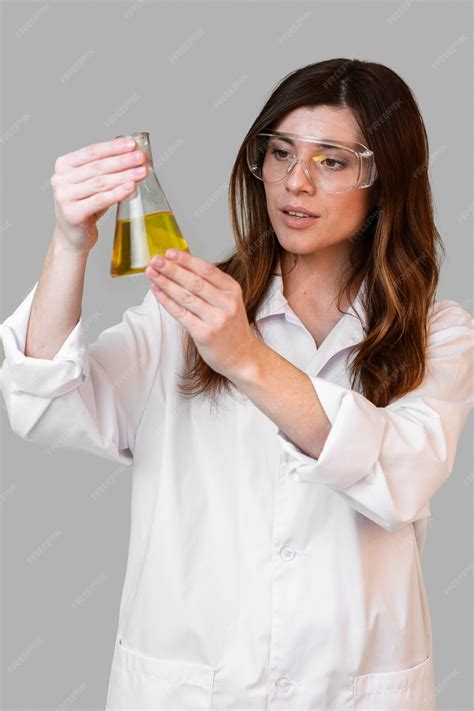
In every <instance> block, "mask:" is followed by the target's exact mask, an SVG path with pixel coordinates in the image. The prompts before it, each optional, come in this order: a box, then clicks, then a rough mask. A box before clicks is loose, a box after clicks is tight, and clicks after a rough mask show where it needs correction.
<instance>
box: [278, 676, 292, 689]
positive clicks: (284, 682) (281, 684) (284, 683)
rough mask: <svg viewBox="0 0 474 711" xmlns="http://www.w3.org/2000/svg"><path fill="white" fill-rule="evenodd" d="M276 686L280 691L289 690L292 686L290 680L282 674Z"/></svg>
mask: <svg viewBox="0 0 474 711" xmlns="http://www.w3.org/2000/svg"><path fill="white" fill-rule="evenodd" d="M275 686H276V688H277V689H278V691H287V690H288V689H289V687H290V682H289V681H288V679H287V678H286V677H285V676H281V677H280V678H279V679H277V680H276V682H275Z"/></svg>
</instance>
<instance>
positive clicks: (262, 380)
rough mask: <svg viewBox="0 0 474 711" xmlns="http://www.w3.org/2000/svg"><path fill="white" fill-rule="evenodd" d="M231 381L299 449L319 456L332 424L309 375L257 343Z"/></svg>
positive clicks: (236, 369) (231, 377) (232, 375)
mask: <svg viewBox="0 0 474 711" xmlns="http://www.w3.org/2000/svg"><path fill="white" fill-rule="evenodd" d="M229 378H230V380H231V381H232V382H233V383H234V385H235V386H236V387H238V388H239V390H241V391H242V392H243V393H245V394H246V395H247V397H248V398H250V400H252V402H254V403H255V405H256V406H257V407H258V408H259V409H260V410H262V412H264V413H265V414H266V415H267V417H269V418H270V419H271V420H273V422H275V424H276V425H277V426H278V427H279V428H280V429H281V430H282V431H283V432H284V433H285V434H286V435H287V437H289V438H290V439H291V440H292V441H293V442H294V443H295V444H296V445H297V446H298V447H300V448H301V449H302V450H303V451H304V452H306V453H307V454H308V455H309V456H313V457H316V458H317V457H319V454H320V452H321V450H322V448H323V445H324V442H325V441H326V438H327V436H328V434H329V431H330V429H331V423H330V421H329V420H328V418H327V416H326V413H325V411H324V410H323V408H322V406H321V403H320V402H319V399H318V397H317V395H316V393H315V390H314V387H313V385H312V383H311V380H310V379H309V378H308V376H307V375H306V373H304V372H303V371H302V370H300V369H299V368H296V366H294V365H292V363H290V362H289V361H287V360H286V358H283V357H282V356H280V354H279V353H277V352H276V351H274V350H273V349H271V348H269V347H268V346H266V345H265V344H263V343H262V342H261V341H258V340H257V341H256V343H255V346H254V347H253V349H252V356H251V358H249V359H248V360H247V361H246V363H245V364H241V365H239V367H237V368H235V369H234V371H233V372H232V373H231V374H230V375H229Z"/></svg>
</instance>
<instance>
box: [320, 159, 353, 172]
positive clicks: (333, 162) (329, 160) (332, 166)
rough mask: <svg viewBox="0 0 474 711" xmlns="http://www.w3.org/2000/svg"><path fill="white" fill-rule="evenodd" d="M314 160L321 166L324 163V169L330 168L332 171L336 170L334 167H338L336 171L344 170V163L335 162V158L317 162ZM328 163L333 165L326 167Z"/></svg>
mask: <svg viewBox="0 0 474 711" xmlns="http://www.w3.org/2000/svg"><path fill="white" fill-rule="evenodd" d="M315 160H316V162H318V163H320V164H321V165H322V164H323V163H326V167H327V168H330V169H331V170H333V169H334V168H336V165H337V166H338V167H337V168H336V170H341V168H345V167H346V163H344V162H343V161H340V160H336V159H335V158H324V159H323V160H318V159H317V158H316V159H315ZM328 162H329V163H332V164H333V165H328ZM334 164H336V165H334Z"/></svg>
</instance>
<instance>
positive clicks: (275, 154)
mask: <svg viewBox="0 0 474 711" xmlns="http://www.w3.org/2000/svg"><path fill="white" fill-rule="evenodd" d="M271 153H272V156H276V157H277V158H286V157H287V156H288V151H285V150H284V149H283V148H273V149H272V152H271ZM282 153H284V154H285V155H284V156H282V155H281V154H282ZM277 154H279V155H277Z"/></svg>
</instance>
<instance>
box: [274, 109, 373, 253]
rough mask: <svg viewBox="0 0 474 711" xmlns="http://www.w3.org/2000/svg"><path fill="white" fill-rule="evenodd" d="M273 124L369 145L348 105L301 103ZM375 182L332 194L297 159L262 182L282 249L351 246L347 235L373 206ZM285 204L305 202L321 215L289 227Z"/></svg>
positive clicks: (297, 250)
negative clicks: (282, 173) (283, 173)
mask: <svg viewBox="0 0 474 711" xmlns="http://www.w3.org/2000/svg"><path fill="white" fill-rule="evenodd" d="M275 130H277V131H283V132H287V133H296V134H300V135H308V136H318V137H322V138H326V139H333V140H336V141H343V142H344V141H357V142H358V143H363V144H364V145H367V143H366V141H365V139H364V136H363V135H362V134H361V133H360V129H359V126H358V124H357V123H356V121H355V118H354V116H353V114H352V112H351V111H350V109H346V108H336V107H330V106H317V107H314V108H312V109H310V108H306V107H301V108H298V109H295V110H294V111H292V112H291V113H289V114H288V115H287V116H286V117H285V118H284V119H283V120H282V121H281V122H280V123H279V124H278V125H277V126H276V127H275ZM376 184H377V183H375V185H373V186H371V187H370V188H358V189H355V190H352V191H350V192H347V193H339V194H335V193H333V194H330V193H327V192H324V191H323V190H322V189H320V188H318V187H317V186H315V185H313V184H312V183H311V182H310V181H309V180H308V178H307V177H306V175H305V173H304V171H303V168H302V166H301V164H299V163H297V164H296V165H295V166H294V167H293V169H292V171H291V172H290V174H289V175H288V176H287V177H286V178H284V179H283V180H281V181H279V182H276V183H264V184H263V185H264V188H265V195H266V201H267V209H268V214H269V217H270V221H271V224H272V227H273V229H274V231H275V234H276V236H277V238H278V241H279V242H280V244H281V246H282V247H283V249H284V250H285V251H287V252H292V253H294V254H299V255H309V254H311V253H316V252H319V251H321V250H323V249H327V248H328V247H335V246H336V245H338V246H339V248H341V247H342V248H343V249H345V248H346V247H349V246H350V244H349V238H350V237H351V236H352V235H353V234H354V232H356V230H357V229H358V227H360V225H361V224H362V223H363V222H364V220H365V219H366V218H367V216H368V214H369V213H370V211H371V210H372V208H373V206H374V205H373V196H374V194H375V193H374V190H375V186H376ZM287 204H291V205H297V206H300V207H303V208H306V209H307V210H309V211H310V212H313V213H315V214H317V215H320V217H319V218H318V219H317V220H316V222H315V223H313V224H312V225H308V226H307V227H303V228H300V229H296V228H294V227H289V226H288V225H286V224H285V222H284V221H283V213H282V212H281V208H282V207H283V206H284V205H287Z"/></svg>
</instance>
